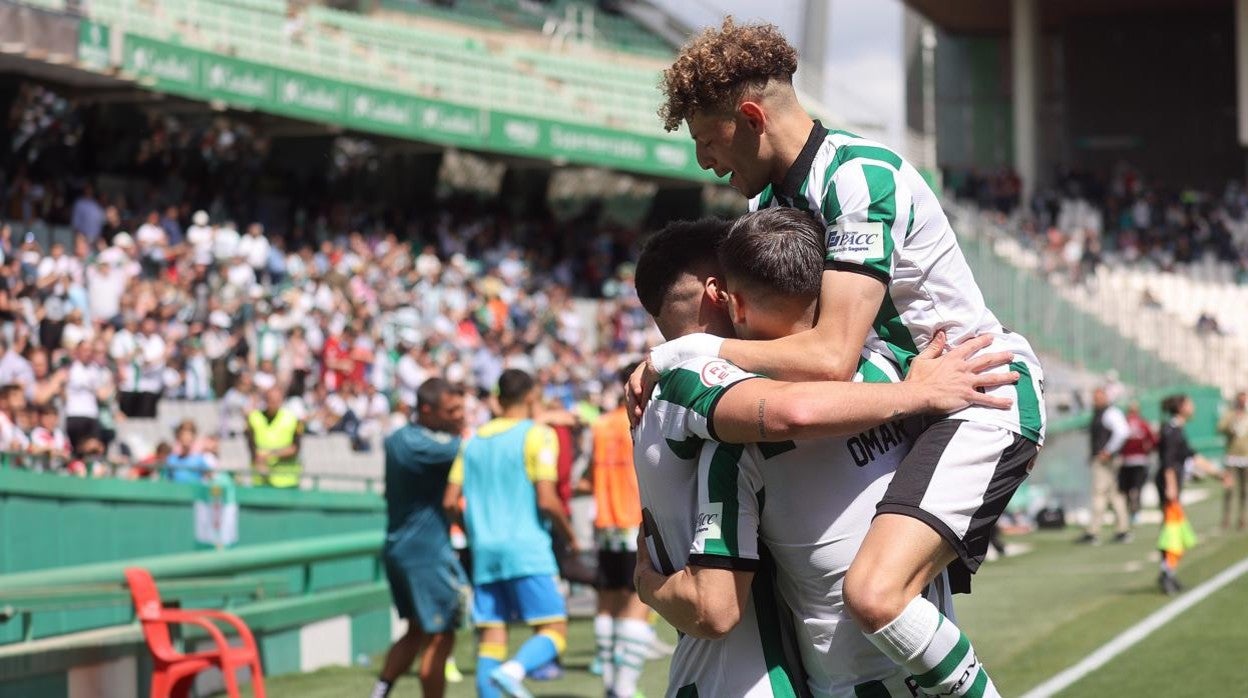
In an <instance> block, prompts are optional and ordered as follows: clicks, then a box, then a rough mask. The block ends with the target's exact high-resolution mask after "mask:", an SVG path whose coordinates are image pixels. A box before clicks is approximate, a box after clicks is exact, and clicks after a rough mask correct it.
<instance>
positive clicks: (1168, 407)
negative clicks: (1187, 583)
mask: <svg viewBox="0 0 1248 698" xmlns="http://www.w3.org/2000/svg"><path fill="white" fill-rule="evenodd" d="M1161 409H1162V411H1163V412H1164V413H1165V415H1166V417H1167V419H1166V423H1165V424H1163V425H1162V427H1161V436H1160V438H1159V440H1158V448H1157V453H1158V455H1159V457H1160V459H1161V460H1160V467H1158V469H1157V477H1156V479H1155V483H1156V485H1157V494H1158V495H1159V496H1160V499H1161V510H1162V514H1163V519H1162V531H1163V534H1162V535H1161V536H1160V537H1159V539H1158V545H1157V547H1158V548H1159V549H1160V550H1161V576H1159V577H1158V579H1157V583H1158V585H1159V586H1160V587H1161V590H1162V591H1163V592H1165V593H1166V594H1175V593H1178V592H1179V591H1180V590H1182V588H1183V585H1181V584H1179V580H1178V578H1177V577H1176V576H1175V572H1176V570H1177V569H1178V566H1179V560H1180V559H1181V558H1182V557H1183V550H1184V547H1185V546H1184V545H1183V544H1182V543H1180V542H1179V541H1174V540H1170V541H1167V538H1168V536H1167V535H1166V533H1167V532H1166V530H1165V529H1166V526H1177V525H1182V526H1185V527H1189V529H1190V524H1188V523H1186V519H1185V518H1184V517H1183V513H1182V507H1181V505H1180V504H1179V496H1180V494H1182V491H1183V475H1184V471H1185V468H1186V463H1187V461H1188V460H1189V459H1190V460H1191V461H1192V463H1193V464H1194V465H1195V466H1196V467H1197V468H1198V469H1200V470H1202V471H1204V472H1205V473H1206V474H1209V475H1215V476H1223V484H1224V485H1226V484H1229V479H1227V478H1226V477H1225V476H1224V474H1223V473H1219V472H1218V469H1217V467H1216V466H1214V464H1213V463H1211V462H1209V459H1207V458H1205V457H1204V456H1202V455H1200V454H1199V453H1197V452H1196V451H1195V450H1193V449H1192V446H1191V444H1189V443H1188V441H1187V434H1186V433H1184V431H1183V427H1184V425H1186V424H1187V422H1188V420H1190V419H1191V418H1192V415H1193V414H1195V413H1196V403H1194V402H1192V399H1191V398H1190V397H1188V396H1187V395H1185V394H1182V393H1179V394H1176V395H1171V396H1170V397H1167V398H1166V399H1164V400H1162V401H1161ZM1170 537H1171V538H1173V537H1174V536H1170Z"/></svg>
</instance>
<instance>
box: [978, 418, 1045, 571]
mask: <svg viewBox="0 0 1248 698" xmlns="http://www.w3.org/2000/svg"><path fill="white" fill-rule="evenodd" d="M1039 452H1040V448H1039V447H1038V446H1036V442H1034V441H1031V440H1030V439H1027V438H1024V437H1022V436H1020V435H1018V434H1015V435H1014V443H1012V444H1010V445H1009V447H1008V448H1006V449H1005V451H1003V452H1002V453H1001V459H1000V460H998V461H997V469H996V470H995V471H994V472H993V474H992V480H990V481H989V482H988V489H987V491H985V493H984V502H983V504H980V505H979V509H976V510H975V514H974V515H973V516H971V525H970V527H969V528H968V529H967V531H966V537H965V538H964V539H963V542H964V543H965V545H966V551H967V553H968V554H969V555H970V559H969V560H966V559H965V558H964V562H966V563H967V567H968V568H969V569H970V571H971V573H972V574H973V573H974V572H975V571H976V570H978V569H979V566H980V564H981V563H983V561H984V556H985V555H987V554H988V545H989V543H990V542H991V541H992V531H993V529H995V528H996V527H997V519H999V518H1001V514H1002V512H1004V511H1005V507H1006V506H1007V505H1009V503H1010V500H1011V499H1012V498H1013V497H1014V493H1015V492H1017V491H1018V486H1019V485H1021V484H1023V480H1026V479H1027V475H1028V474H1029V473H1031V468H1032V466H1033V465H1034V461H1035V460H1036V454H1037V453H1039Z"/></svg>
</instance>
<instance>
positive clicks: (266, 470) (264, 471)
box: [247, 386, 303, 487]
mask: <svg viewBox="0 0 1248 698" xmlns="http://www.w3.org/2000/svg"><path fill="white" fill-rule="evenodd" d="M283 401H284V396H283V395H282V389H281V388H278V387H276V386H274V387H272V388H269V389H268V390H266V391H265V393H264V409H263V410H255V411H254V412H252V413H251V414H249V415H247V444H248V446H249V447H250V448H251V470H252V474H253V476H252V484H254V485H268V486H269V487H298V486H299V476H300V475H301V474H302V473H303V466H302V465H301V464H300V463H299V437H300V436H302V435H303V423H302V422H300V421H299V418H298V417H296V416H295V415H294V413H293V412H291V411H290V410H288V409H286V408H284V407H282V402H283Z"/></svg>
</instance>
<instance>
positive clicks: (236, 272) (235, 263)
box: [225, 252, 256, 294]
mask: <svg viewBox="0 0 1248 698" xmlns="http://www.w3.org/2000/svg"><path fill="white" fill-rule="evenodd" d="M225 280H226V283H228V284H229V285H230V286H233V287H234V288H236V289H238V290H239V291H242V292H243V293H244V294H247V293H250V292H251V289H252V288H253V287H255V285H256V270H255V269H252V268H251V265H250V264H248V263H247V260H246V259H244V258H243V255H242V254H241V252H240V253H239V254H235V255H234V258H233V260H231V261H230V264H229V266H228V267H227V268H226V271H225Z"/></svg>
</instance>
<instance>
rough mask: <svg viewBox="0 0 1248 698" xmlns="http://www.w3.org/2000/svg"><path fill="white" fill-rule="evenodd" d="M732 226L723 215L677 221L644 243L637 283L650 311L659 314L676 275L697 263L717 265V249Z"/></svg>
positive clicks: (637, 271)
mask: <svg viewBox="0 0 1248 698" xmlns="http://www.w3.org/2000/svg"><path fill="white" fill-rule="evenodd" d="M728 226H729V222H728V221H725V220H723V219H720V218H703V219H701V220H696V221H675V222H672V223H668V224H667V225H666V226H664V227H663V229H662V230H659V231H658V232H656V233H655V234H653V235H651V236H650V237H649V238H647V239H646V241H645V242H644V243H642V245H641V255H640V256H639V257H638V258H637V268H636V270H635V272H634V274H633V284H634V285H635V286H636V287H637V298H638V299H639V300H640V301H641V306H642V307H643V308H645V309H646V312H647V313H650V314H651V315H653V316H656V317H657V316H658V314H659V313H660V312H661V311H662V310H663V299H664V298H665V297H666V296H667V293H668V291H670V290H672V284H675V283H676V278H677V277H679V276H680V275H681V274H683V273H686V272H688V271H689V270H690V268H692V267H693V266H694V265H695V264H698V263H700V262H705V263H708V264H712V265H714V264H717V260H716V256H715V255H716V251H717V250H718V249H719V245H720V243H721V242H723V240H724V237H725V236H726V235H727V234H728Z"/></svg>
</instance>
